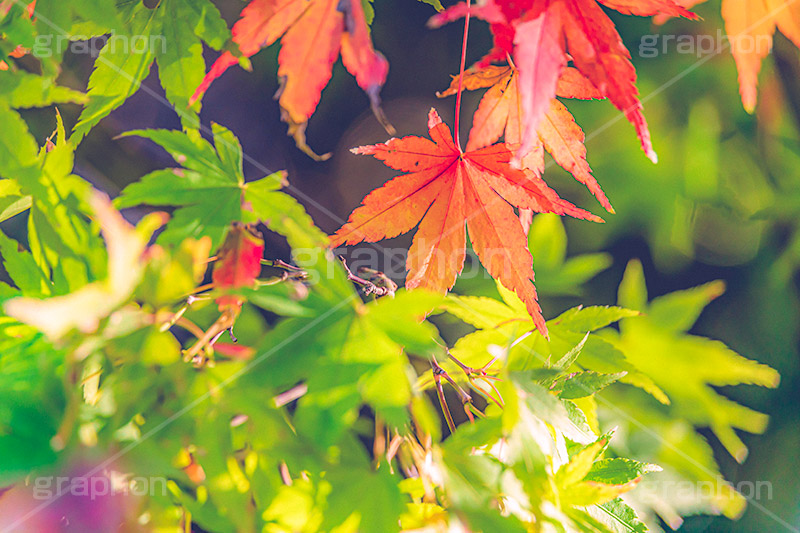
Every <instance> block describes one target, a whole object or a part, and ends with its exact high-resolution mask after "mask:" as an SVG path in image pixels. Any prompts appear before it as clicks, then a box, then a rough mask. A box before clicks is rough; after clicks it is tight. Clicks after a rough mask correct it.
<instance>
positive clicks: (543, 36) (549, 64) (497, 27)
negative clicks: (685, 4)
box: [431, 0, 696, 161]
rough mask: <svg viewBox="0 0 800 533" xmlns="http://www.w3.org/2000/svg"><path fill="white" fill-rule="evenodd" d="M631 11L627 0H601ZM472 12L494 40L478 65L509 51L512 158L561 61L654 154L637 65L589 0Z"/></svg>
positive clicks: (499, 5) (440, 19) (458, 11)
mask: <svg viewBox="0 0 800 533" xmlns="http://www.w3.org/2000/svg"><path fill="white" fill-rule="evenodd" d="M649 3H650V4H651V6H650V9H649V10H648V11H651V10H655V11H657V12H664V13H675V14H680V15H682V16H685V17H688V18H696V17H695V15H694V14H693V13H690V12H688V11H686V10H685V9H684V8H682V7H680V6H679V5H678V4H677V3H676V2H674V1H673V0H660V1H653V2H649ZM604 4H606V5H607V6H609V7H612V8H617V7H619V8H620V9H621V10H622V11H623V12H627V13H630V12H631V10H630V8H629V4H630V3H629V2H621V3H619V2H604ZM471 12H472V14H473V15H474V16H476V17H478V18H481V19H483V20H485V21H486V22H488V23H489V24H490V25H491V29H492V33H493V34H494V48H493V49H492V50H491V51H490V52H489V54H487V55H486V57H484V59H483V60H482V62H481V65H483V66H485V65H488V64H489V62H491V61H503V60H505V59H506V57H507V56H511V57H513V60H514V64H515V66H516V69H518V71H519V101H520V107H521V109H522V115H523V121H522V125H521V134H520V135H521V140H520V146H519V148H518V150H517V159H518V160H520V161H522V160H523V158H524V157H525V156H526V155H527V154H528V153H529V152H530V150H531V149H532V148H533V147H534V146H535V145H536V142H537V132H539V133H540V132H541V130H540V128H539V125H540V122H541V121H542V120H543V119H544V117H545V114H546V112H547V109H548V106H549V103H550V101H551V99H552V98H553V97H554V96H556V85H557V80H558V78H559V76H560V75H561V73H562V71H563V70H564V68H565V67H566V65H567V54H569V58H570V59H571V61H572V63H573V64H574V66H575V67H576V68H577V69H578V70H579V71H580V72H581V73H582V74H583V75H585V76H586V78H588V79H589V80H590V81H591V83H592V84H593V85H594V86H595V87H596V88H597V89H598V91H599V92H600V94H601V95H602V96H604V97H607V98H608V99H609V100H610V101H611V103H613V104H614V105H615V106H616V107H617V108H618V109H619V110H620V111H622V112H623V113H624V114H625V116H626V117H627V118H628V120H629V121H630V122H631V123H632V124H633V125H634V127H635V128H636V133H637V135H638V136H639V139H640V141H641V144H642V148H643V150H644V152H645V154H646V155H647V157H649V158H650V159H651V160H653V161H655V160H656V154H655V152H654V151H653V147H652V144H651V142H650V133H649V131H648V129H647V123H646V122H645V119H644V115H643V114H642V104H641V102H640V101H639V98H638V91H637V89H636V86H635V82H636V72H635V70H634V67H633V65H632V64H631V62H630V53H629V52H628V50H627V49H626V48H625V46H624V45H623V43H622V39H621V38H620V36H619V34H618V33H617V31H616V29H615V28H614V24H613V23H612V21H611V19H609V18H608V16H607V15H606V14H605V12H604V11H603V10H602V8H601V7H600V6H599V5H598V3H597V2H596V0H547V1H543V2H527V3H525V2H523V3H505V2H496V1H494V0H489V1H487V2H484V3H482V4H480V5H479V6H477V7H474V8H472V10H471ZM465 13H466V8H465V4H457V5H455V6H453V7H451V8H449V9H447V10H445V11H444V12H442V13H440V14H438V15H435V16H434V17H433V18H432V19H431V23H432V24H433V25H434V26H440V25H442V24H444V23H447V22H450V21H452V20H455V19H457V18H459V17H462V16H464V14H465Z"/></svg>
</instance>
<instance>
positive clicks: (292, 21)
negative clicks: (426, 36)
mask: <svg viewBox="0 0 800 533" xmlns="http://www.w3.org/2000/svg"><path fill="white" fill-rule="evenodd" d="M281 36H283V38H282V39H281V52H280V55H279V56H278V63H279V68H278V77H279V78H280V79H281V88H280V90H279V92H278V95H277V98H278V103H279V104H280V106H281V109H282V118H283V120H284V122H286V123H287V124H289V135H291V136H293V137H294V139H295V141H296V143H297V146H298V148H300V149H301V150H303V151H304V152H305V153H307V154H308V155H309V156H312V157H314V158H318V159H324V157H320V156H317V155H316V154H315V153H314V152H313V151H312V150H311V148H310V147H309V146H308V145H307V144H306V140H305V128H306V123H307V122H308V119H309V118H311V115H313V114H314V110H315V109H316V108H317V104H318V103H319V100H320V95H321V93H322V89H323V88H324V87H325V86H326V85H327V84H328V81H329V80H330V78H331V69H332V68H333V63H334V62H335V61H336V59H337V57H338V56H339V53H340V52H341V55H342V62H343V63H344V66H345V68H347V70H348V71H349V72H350V73H351V74H352V75H353V76H355V78H356V82H358V85H359V86H360V87H361V88H362V89H364V91H365V92H366V93H367V95H368V96H369V99H370V103H371V105H372V110H373V111H374V112H375V115H376V116H377V117H378V119H379V120H380V121H381V122H382V123H383V124H384V126H385V127H386V129H387V131H388V132H389V133H393V132H394V130H393V128H392V127H391V126H390V125H389V124H388V122H386V119H385V118H384V116H383V112H382V111H381V110H380V96H379V93H380V89H381V87H382V86H383V83H384V82H385V81H386V75H387V73H388V71H389V64H388V63H387V61H386V59H385V58H384V57H383V56H382V55H381V54H380V53H379V52H376V51H375V50H374V49H373V48H372V41H371V39H370V36H369V29H368V27H367V22H366V20H365V16H364V8H363V6H362V3H361V0H311V1H307V0H252V1H251V2H250V3H249V4H248V5H247V6H246V7H245V8H244V9H243V10H242V14H241V18H240V19H239V20H238V21H237V22H236V24H234V26H233V41H234V42H235V43H236V44H238V45H239V48H240V50H241V53H242V55H243V56H244V57H250V56H252V55H253V54H255V53H256V52H258V51H259V50H261V48H263V47H266V46H269V45H271V44H272V43H274V42H275V41H276V40H278V39H279V38H281ZM238 62H239V60H238V59H237V58H236V56H234V55H233V54H232V53H231V52H225V53H223V54H222V56H220V57H219V59H217V61H216V62H215V63H214V64H213V65H212V66H211V69H210V70H209V72H208V74H206V76H205V78H204V79H203V80H202V83H200V84H199V86H198V87H197V89H196V91H195V92H194V94H193V95H192V97H191V100H190V103H194V102H196V101H197V100H198V99H200V98H201V97H202V96H203V94H204V93H205V91H206V90H207V89H208V87H209V86H210V85H211V83H212V82H213V81H214V80H215V79H216V78H218V77H219V76H221V75H222V73H223V72H225V70H227V69H228V68H229V67H231V66H233V65H235V64H237V63H238Z"/></svg>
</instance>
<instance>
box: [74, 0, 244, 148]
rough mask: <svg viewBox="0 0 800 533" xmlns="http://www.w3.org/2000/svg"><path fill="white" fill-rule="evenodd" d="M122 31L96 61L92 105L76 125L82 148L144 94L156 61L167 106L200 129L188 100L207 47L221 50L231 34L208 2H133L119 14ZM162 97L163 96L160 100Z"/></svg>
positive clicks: (195, 108) (76, 139)
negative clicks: (101, 125)
mask: <svg viewBox="0 0 800 533" xmlns="http://www.w3.org/2000/svg"><path fill="white" fill-rule="evenodd" d="M119 18H120V20H121V28H119V29H118V28H113V30H115V31H114V33H113V34H112V35H111V37H109V39H108V43H107V44H106V46H104V47H103V49H102V50H101V51H100V53H99V54H98V56H97V59H96V60H95V64H94V71H93V72H92V75H91V76H90V78H89V87H88V91H87V95H88V97H89V102H88V103H87V105H86V107H84V109H83V112H81V115H80V117H79V119H78V123H77V124H76V125H75V128H74V132H73V135H72V140H73V142H74V143H76V144H77V143H79V142H80V141H81V139H83V137H85V136H86V134H87V133H88V132H89V130H90V129H91V128H92V127H94V126H95V125H96V124H97V123H98V122H99V121H100V120H101V119H102V118H104V117H105V116H107V115H108V114H109V113H110V112H111V111H113V110H114V109H116V108H117V107H119V106H120V105H122V104H123V103H124V102H125V100H127V99H128V98H129V97H130V96H132V95H133V94H134V93H135V92H136V91H138V90H139V87H140V85H141V83H142V82H143V81H144V79H145V78H146V77H147V75H148V74H149V73H150V68H151V66H152V65H153V62H154V61H157V63H158V67H159V78H160V81H161V85H162V87H164V90H165V92H166V96H167V99H168V101H169V102H170V103H171V104H172V105H173V106H175V111H176V112H177V113H178V115H179V116H180V117H181V120H182V122H183V124H184V126H185V127H187V128H197V127H198V125H199V120H198V118H197V112H198V111H199V109H200V105H199V104H197V105H192V106H191V107H189V106H190V102H189V97H190V96H191V94H192V91H193V89H194V87H195V86H196V84H197V83H199V82H200V80H201V79H202V76H203V71H204V63H203V55H202V52H203V50H202V42H205V43H207V44H208V45H209V46H211V47H212V48H215V49H220V48H221V47H222V46H223V44H224V43H225V41H226V40H227V38H228V35H229V32H228V29H227V26H226V25H225V22H224V21H223V19H222V17H221V16H220V14H219V11H218V10H217V8H216V6H214V4H213V3H211V2H210V1H209V0H191V1H190V0H162V1H161V2H158V3H157V4H156V5H155V6H154V7H152V9H151V8H150V7H148V6H147V5H146V4H145V3H144V2H128V3H125V4H123V5H121V7H120V10H119ZM159 98H160V97H159Z"/></svg>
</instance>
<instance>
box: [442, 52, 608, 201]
mask: <svg viewBox="0 0 800 533" xmlns="http://www.w3.org/2000/svg"><path fill="white" fill-rule="evenodd" d="M453 78H454V79H453V82H452V83H451V84H450V87H448V89H447V90H446V91H444V92H443V93H441V94H439V96H448V95H451V94H454V93H456V91H458V77H457V76H454V77H453ZM464 87H465V88H466V89H468V90H474V89H481V88H485V87H489V90H488V91H486V94H484V95H483V98H482V99H481V102H480V104H478V109H477V111H476V112H475V115H474V116H473V118H472V130H471V131H470V134H469V141H468V142H467V150H468V151H469V150H475V149H477V148H482V147H484V146H488V145H490V144H493V143H495V142H497V140H498V139H500V137H501V136H505V141H506V144H508V145H509V146H510V147H511V148H512V149H514V148H516V147H518V146H519V145H520V143H521V142H522V123H523V122H522V104H521V101H520V94H519V83H518V75H517V70H516V69H515V68H514V67H511V66H495V65H489V66H487V67H485V68H482V69H470V70H469V71H467V72H465V73H464ZM556 94H557V95H558V96H560V97H563V98H578V99H584V100H587V99H593V98H602V95H601V94H600V91H598V90H597V88H596V87H595V86H594V85H592V84H591V82H590V81H589V80H587V79H586V78H585V77H584V76H583V75H582V74H581V73H580V72H578V70H577V69H574V68H571V67H568V68H566V69H564V72H563V73H562V74H561V78H559V80H558V86H557V88H556ZM583 141H584V134H583V130H582V129H581V127H580V126H578V124H577V123H576V122H575V118H574V117H573V116H572V113H570V112H569V110H568V109H567V108H566V106H564V104H562V103H561V102H560V101H559V100H558V99H557V98H553V99H552V100H551V101H550V108H549V109H548V110H547V113H546V114H545V116H544V119H542V122H541V123H540V124H539V128H538V139H537V140H536V144H535V145H534V146H533V148H532V149H531V150H530V151H529V152H528V153H526V154H525V155H524V156H523V157H522V159H521V162H522V166H523V167H525V168H529V169H531V170H533V171H534V172H536V173H537V174H538V175H542V173H543V172H544V150H545V149H546V150H547V151H548V152H549V153H550V155H552V156H553V159H554V160H555V161H556V163H558V164H559V165H561V166H562V167H563V168H564V170H566V171H567V172H570V173H571V174H572V175H573V176H574V177H575V179H576V180H578V181H579V182H581V183H583V184H584V185H586V187H587V188H588V189H589V190H590V191H591V193H592V194H594V196H595V197H596V198H597V200H598V201H599V202H600V203H601V204H602V206H603V207H604V208H606V210H608V211H609V212H611V213H613V212H614V209H613V208H612V207H611V203H610V202H609V201H608V198H606V195H605V193H604V192H603V189H601V188H600V185H599V184H598V183H597V180H596V179H595V178H594V176H592V169H591V168H590V167H589V163H588V162H587V161H586V148H585V147H584V145H583Z"/></svg>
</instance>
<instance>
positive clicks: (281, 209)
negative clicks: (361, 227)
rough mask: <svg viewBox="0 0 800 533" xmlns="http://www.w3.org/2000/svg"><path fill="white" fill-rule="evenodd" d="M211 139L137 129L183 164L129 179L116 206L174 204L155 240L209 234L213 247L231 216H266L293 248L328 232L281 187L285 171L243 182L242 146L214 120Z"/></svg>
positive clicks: (316, 242)
mask: <svg viewBox="0 0 800 533" xmlns="http://www.w3.org/2000/svg"><path fill="white" fill-rule="evenodd" d="M212 130H213V133H214V145H213V146H212V145H211V144H210V143H209V142H208V141H206V140H205V139H203V138H202V137H201V136H200V133H199V132H198V131H197V130H189V131H188V132H186V133H183V132H180V131H177V130H136V131H129V132H126V133H124V134H123V135H122V136H123V137H127V136H131V135H138V136H140V137H145V138H147V139H150V140H152V141H153V142H155V143H157V144H159V145H161V146H162V147H163V148H164V149H166V150H167V152H169V154H170V155H171V156H172V157H173V159H175V160H176V161H177V162H179V163H180V164H181V165H182V166H181V167H178V168H168V169H163V170H156V171H154V172H151V173H150V174H147V175H146V176H144V177H143V178H142V179H141V180H140V181H138V182H136V183H133V184H131V185H128V186H127V187H126V188H125V189H124V190H123V191H122V193H121V195H120V197H119V198H117V201H116V205H117V207H119V208H124V207H131V206H134V205H140V204H147V205H158V206H162V205H174V206H179V208H178V209H177V210H176V211H175V213H174V214H173V217H172V220H171V221H170V222H169V224H168V225H167V229H166V230H165V231H164V233H162V234H161V236H160V237H159V242H161V243H166V244H177V243H179V242H181V241H183V240H184V239H186V238H188V237H192V238H195V239H199V238H201V237H203V236H205V235H208V236H209V237H211V240H212V249H216V248H218V247H219V245H220V244H221V243H222V239H223V237H224V236H225V233H226V231H227V229H228V227H229V226H230V224H231V223H232V222H234V221H240V222H245V223H254V222H258V221H264V222H265V223H266V224H267V225H268V226H269V228H270V229H272V230H274V231H276V232H278V233H280V234H282V235H284V236H285V237H287V239H288V240H289V244H290V245H291V246H292V247H293V248H309V247H313V246H323V245H324V244H325V243H326V241H327V237H326V236H325V235H324V234H323V233H322V232H321V231H320V230H319V229H317V228H316V227H315V226H314V224H313V222H312V220H311V217H309V216H308V214H307V213H306V212H305V209H304V208H303V207H302V205H300V204H299V203H298V202H297V201H296V200H295V199H294V198H292V197H291V196H289V195H288V194H286V193H283V192H280V190H279V189H280V188H281V187H282V186H284V185H285V184H286V180H285V173H283V172H275V173H273V174H271V175H269V176H267V177H265V178H262V179H260V180H256V181H252V182H245V179H244V174H243V171H242V148H241V146H240V145H239V141H238V140H237V139H236V137H235V136H234V135H233V134H232V133H231V132H230V131H229V130H227V129H225V128H224V127H222V126H220V125H218V124H213V125H212Z"/></svg>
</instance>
